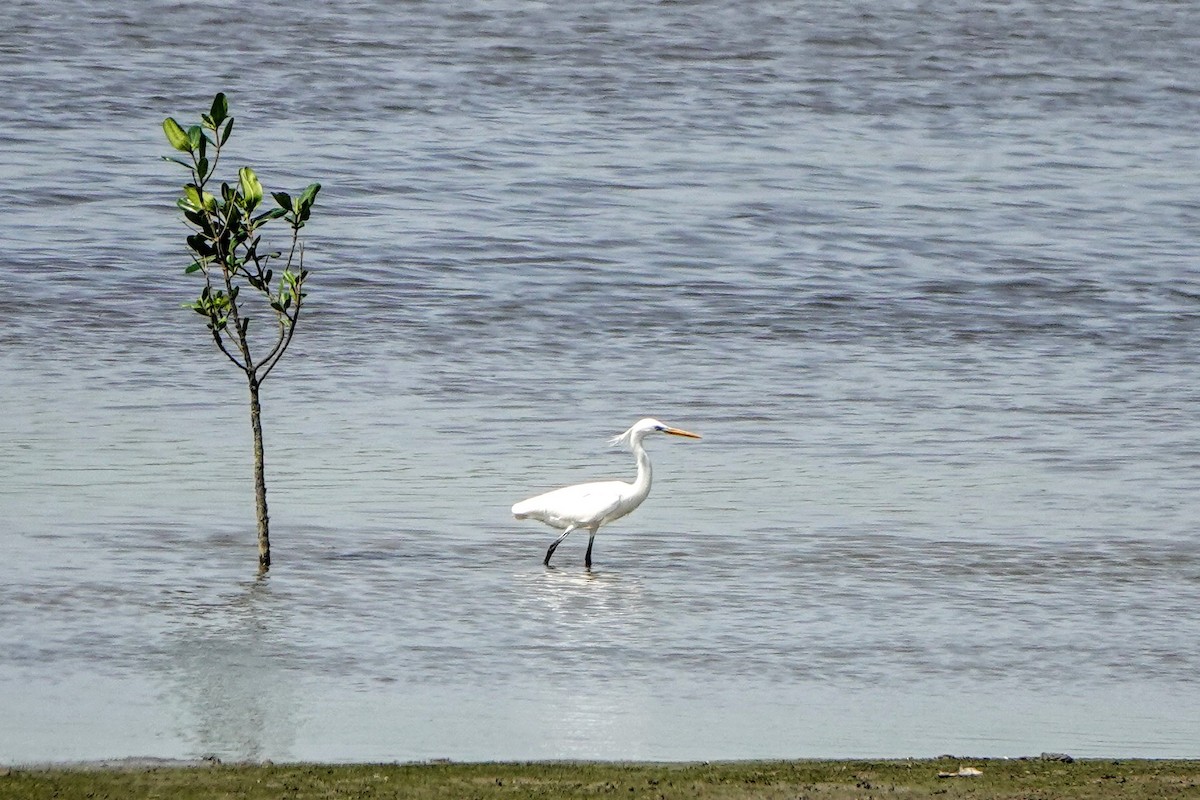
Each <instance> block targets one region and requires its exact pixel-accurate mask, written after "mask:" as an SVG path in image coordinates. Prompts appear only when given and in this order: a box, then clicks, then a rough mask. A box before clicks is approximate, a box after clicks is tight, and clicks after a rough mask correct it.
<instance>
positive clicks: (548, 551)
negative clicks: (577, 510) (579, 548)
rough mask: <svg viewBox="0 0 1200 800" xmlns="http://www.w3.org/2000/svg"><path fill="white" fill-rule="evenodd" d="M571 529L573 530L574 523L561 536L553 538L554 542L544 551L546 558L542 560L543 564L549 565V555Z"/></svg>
mask: <svg viewBox="0 0 1200 800" xmlns="http://www.w3.org/2000/svg"><path fill="white" fill-rule="evenodd" d="M573 530H575V526H574V525H572V526H571V527H569V528H567V529H566V530H565V531H563V532H562V535H561V536H559V537H558V538H557V539H555V540H554V543H553V544H551V545H550V549H549V550H547V551H546V560H545V561H543V562H542V563H543V564H545V565H546V566H547V567H548V566H550V556H552V555H554V551H555V550H557V549H558V546H559V545H560V544H562V540H563V539H565V538H567V534H568V533H570V532H571V531H573Z"/></svg>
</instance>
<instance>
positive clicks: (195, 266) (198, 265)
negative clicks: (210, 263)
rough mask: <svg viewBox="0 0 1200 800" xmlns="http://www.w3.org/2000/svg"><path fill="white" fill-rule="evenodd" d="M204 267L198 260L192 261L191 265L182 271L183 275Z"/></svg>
mask: <svg viewBox="0 0 1200 800" xmlns="http://www.w3.org/2000/svg"><path fill="white" fill-rule="evenodd" d="M202 269H204V265H203V264H201V263H200V262H199V261H193V262H192V263H191V265H190V266H189V267H188V268H187V269H185V270H184V271H183V274H184V275H191V274H192V273H193V272H199V271H200V270H202Z"/></svg>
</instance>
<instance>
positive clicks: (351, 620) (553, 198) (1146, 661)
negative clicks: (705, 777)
mask: <svg viewBox="0 0 1200 800" xmlns="http://www.w3.org/2000/svg"><path fill="white" fill-rule="evenodd" d="M0 86H2V88H3V90H4V96H5V98H6V102H5V103H4V104H3V105H2V106H0V219H3V220H4V223H3V227H2V228H0V376H2V377H0V410H2V412H3V413H2V414H0V443H2V445H3V446H2V447H0V544H2V546H3V551H4V563H5V565H6V567H7V569H6V577H5V579H4V580H3V581H2V582H0V704H2V710H3V713H0V763H12V762H24V761H44V760H73V759H94V758H107V757H120V756H141V755H153V756H164V757H197V756H202V755H206V754H216V755H219V756H220V757H222V758H225V759H264V758H271V759H276V760H286V759H328V760H409V759H423V758H434V757H449V758H455V759H522V758H605V759H704V758H746V757H773V756H906V755H934V754H938V753H942V752H954V753H976V754H986V755H1024V754H1030V753H1035V754H1036V753H1038V752H1041V751H1043V750H1056V751H1067V752H1071V753H1073V754H1075V755H1083V756H1107V755H1112V756H1192V757H1196V756H1200V751H1198V750H1197V743H1198V742H1200V679H1198V677H1197V676H1198V675H1200V615H1198V614H1197V608H1198V607H1200V604H1198V601H1200V538H1198V535H1197V527H1196V519H1197V516H1198V512H1200V508H1198V507H1197V498H1198V497H1200V436H1198V435H1197V427H1196V422H1195V420H1196V418H1197V412H1198V411H1200V388H1198V387H1200V366H1198V359H1197V353H1198V352H1200V273H1198V271H1197V269H1196V247H1195V242H1196V233H1197V229H1198V225H1200V200H1198V199H1197V198H1200V157H1198V155H1197V153H1198V152H1200V150H1198V149H1197V146H1196V144H1197V142H1196V131H1197V130H1200V90H1198V89H1197V86H1200V6H1196V5H1194V4H1189V3H1163V2H1157V0H1120V1H1119V2H1114V3H1099V2H1095V1H1094V0H1075V1H1074V2H1067V1H1065V0H1062V1H1060V0H1050V1H1049V2H1038V3H1026V2H1001V3H989V4H979V3H972V2H966V0H962V1H961V2H949V3H941V4H936V5H935V4H928V3H920V2H913V3H884V4H880V3H878V2H870V3H867V2H832V1H830V0H812V1H810V2H801V1H800V0H795V1H794V2H789V1H786V0H784V1H781V2H758V3H744V2H732V1H730V2H726V1H725V0H712V1H711V2H660V3H636V4H635V3H619V2H599V3H587V4H567V5H565V6H564V5H563V4H543V3H516V2H507V1H506V0H500V1H499V2H494V3H472V2H459V1H458V0H455V1H454V2H448V3H420V2H415V3H403V4H393V3H386V2H373V1H372V0H361V1H360V2H334V3H323V4H318V5H314V6H310V7H303V8H300V7H296V6H295V4H284V3H270V2H267V3H260V4H255V5H254V6H253V7H252V8H250V9H247V8H246V7H245V5H244V4H232V3H221V2H218V3H207V4H202V5H201V4H177V3H167V2H157V1H155V2H146V3H138V4H113V3H83V2H62V3H58V4H55V5H54V7H53V9H52V10H51V9H48V8H47V7H44V6H43V4H40V3H35V2H31V1H23V0H12V1H11V2H8V3H6V4H5V5H4V7H3V9H2V10H0ZM217 90H225V91H227V92H228V93H229V95H230V98H231V102H232V107H233V113H234V115H235V116H236V117H237V118H238V126H237V129H236V130H235V137H234V139H233V148H234V152H233V154H232V155H231V158H230V162H231V166H236V165H239V164H241V163H252V164H253V165H254V166H255V167H256V168H257V169H258V172H259V174H260V175H261V176H262V177H263V179H264V182H265V183H266V184H267V185H268V188H272V189H279V188H283V189H291V190H296V189H299V188H300V187H302V186H304V185H305V184H306V183H308V182H309V181H310V180H320V181H321V182H322V183H323V184H324V189H323V191H322V194H321V197H320V206H319V208H318V215H317V218H316V219H315V221H314V223H313V224H312V225H311V227H310V228H309V229H308V230H309V231H310V237H309V250H308V257H309V264H308V266H309V267H310V268H311V269H312V270H313V278H312V288H311V298H310V299H311V309H312V311H311V314H310V316H309V317H308V321H307V324H306V325H304V326H303V327H302V329H301V333H300V335H299V336H298V340H297V342H296V344H295V345H294V352H293V353H292V354H291V355H289V359H288V361H287V362H285V364H284V367H281V370H282V371H281V372H277V373H276V374H275V375H273V376H272V379H271V381H270V382H269V383H268V384H267V387H266V403H267V406H266V425H267V437H268V470H269V488H270V492H271V494H270V500H271V512H272V521H273V533H274V537H273V539H274V545H275V547H274V549H275V554H274V555H275V562H276V566H275V567H274V568H273V569H272V571H271V574H270V576H269V577H268V578H266V579H264V580H261V581H256V580H255V579H254V575H253V572H254V569H253V568H254V558H255V554H254V536H253V509H252V496H251V491H250V482H249V472H250V464H249V433H248V425H247V424H246V413H245V397H244V392H245V390H244V388H243V384H241V383H240V382H239V378H238V376H237V375H236V373H234V372H233V371H231V370H230V369H228V368H227V366H228V365H226V364H224V363H222V361H221V358H220V356H219V355H218V354H216V353H215V352H214V351H213V349H212V346H211V342H208V341H206V339H205V335H204V334H205V332H204V330H203V327H202V326H201V325H200V324H199V323H198V322H197V321H196V320H195V319H194V318H193V317H190V316H189V315H188V314H187V313H185V312H183V311H181V310H180V308H179V306H180V304H181V303H182V302H184V301H186V300H188V299H189V295H190V294H191V293H192V291H193V290H194V289H195V285H194V283H190V282H189V279H188V278H186V277H185V276H183V275H182V268H183V267H184V266H185V265H186V257H185V255H184V252H183V247H182V234H183V228H182V227H181V226H180V225H179V224H178V223H177V222H176V220H175V218H174V215H173V208H172V202H173V199H174V195H175V192H176V191H177V183H178V182H179V180H180V174H179V173H178V172H176V171H173V170H172V169H169V167H170V166H171V165H168V164H165V163H164V162H162V161H160V160H159V159H158V157H159V156H161V155H164V154H166V152H167V148H166V145H165V142H164V141H162V136H161V131H160V128H159V124H160V123H161V120H162V117H163V116H165V115H167V114H171V115H175V116H177V117H179V118H180V119H186V118H191V117H193V116H194V115H195V114H196V113H198V112H199V111H200V110H204V109H207V104H208V102H209V101H210V100H211V97H212V94H213V93H214V92H215V91H217ZM645 415H654V416H658V417H660V418H662V419H664V420H666V421H668V422H670V423H673V424H676V425H679V426H681V427H686V428H688V429H692V430H696V431H698V432H700V433H702V434H704V437H705V438H704V440H703V441H702V442H683V441H654V442H652V443H651V444H652V446H651V453H652V456H653V458H654V462H655V466H656V483H655V488H654V492H653V493H652V495H651V497H650V500H649V501H648V502H647V503H646V505H645V506H644V507H643V508H641V509H640V510H639V511H638V512H637V513H636V514H635V515H634V516H632V517H630V518H629V519H627V520H623V521H622V522H621V523H620V524H618V525H616V526H614V527H612V528H611V529H606V530H604V531H603V532H602V533H601V535H600V536H599V537H598V538H597V543H596V553H595V555H596V569H595V570H594V571H593V572H591V573H587V572H585V571H584V570H583V566H582V560H583V548H584V541H585V539H583V538H581V539H580V540H578V541H572V540H568V541H567V542H566V543H565V544H564V545H563V547H562V548H561V549H560V550H559V551H558V554H557V555H556V560H555V568H554V569H549V570H547V569H545V568H544V567H543V566H542V564H541V559H542V555H543V553H544V551H545V548H546V546H547V545H548V544H549V542H550V540H551V539H552V537H553V532H551V531H550V530H549V529H546V528H541V527H538V526H535V525H532V524H529V523H518V522H516V521H514V520H512V519H511V518H510V517H509V515H508V508H509V506H510V505H511V504H512V503H513V502H514V501H515V500H518V499H521V498H522V497H524V496H526V495H529V494H532V493H534V492H537V491H541V490H544V489H547V488H551V487H553V486H555V485H559V484H562V483H567V482H574V481H580V480H588V479H592V478H597V477H609V476H613V477H617V476H631V475H632V473H633V464H632V459H631V458H630V457H629V456H628V455H627V454H624V453H617V452H615V451H610V450H608V449H606V448H605V447H604V440H605V438H606V437H608V436H610V435H612V434H614V433H618V432H619V431H621V430H623V429H624V428H626V427H628V426H629V425H630V424H631V423H633V422H634V421H635V420H636V419H638V418H639V417H641V416H645Z"/></svg>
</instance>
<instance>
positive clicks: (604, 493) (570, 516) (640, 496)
mask: <svg viewBox="0 0 1200 800" xmlns="http://www.w3.org/2000/svg"><path fill="white" fill-rule="evenodd" d="M652 433H669V434H671V435H672V436H686V437H688V438H689V439H699V438H700V437H699V436H698V435H697V434H695V433H689V432H688V431H683V430H680V429H679V428H672V427H671V426H669V425H664V424H663V423H661V422H659V421H658V420H656V419H643V420H640V421H639V422H638V423H637V424H635V425H634V426H633V427H632V428H630V429H629V430H627V431H625V432H624V433H622V434H621V435H619V436H614V437H613V438H612V439H611V440H609V444H611V445H626V446H627V447H629V449H630V450H632V451H633V454H634V455H635V456H636V457H637V480H635V481H634V482H633V483H625V482H624V481H596V482H595V483H580V484H577V485H575V486H564V487H563V488H561V489H555V490H554V491H552V492H546V493H545V494H539V495H538V496H537V497H531V498H529V499H528V500H522V501H521V502H519V503H517V504H516V505H515V506H513V507H512V513H513V516H514V517H516V518H517V519H536V520H538V521H539V522H544V523H546V524H547V525H549V526H550V527H551V528H558V529H560V530H562V533H561V534H560V535H559V537H558V538H557V539H555V540H554V543H553V544H552V545H550V549H549V550H547V551H546V560H545V561H543V562H542V563H543V564H545V565H546V566H550V556H552V555H554V551H555V549H556V548H557V547H558V546H559V545H560V544H562V540H563V539H565V538H567V534H569V533H570V532H571V531H573V530H575V529H576V528H586V529H587V531H588V546H587V555H585V556H584V558H583V563H584V566H586V567H587V568H588V569H591V568H592V543H593V542H594V541H595V540H596V531H597V530H599V529H600V526H601V525H606V524H608V523H610V522H612V521H613V520H617V519H620V518H621V517H623V516H625V515H626V514H628V513H629V512H630V511H633V510H634V509H635V508H637V507H638V506H640V505H641V504H642V501H643V500H645V499H646V496H647V495H649V494H650V481H651V471H650V456H648V455H646V448H644V447H643V446H642V439H645V438H646V437H647V436H649V435H650V434H652Z"/></svg>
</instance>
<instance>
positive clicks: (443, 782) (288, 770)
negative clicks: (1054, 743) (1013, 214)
mask: <svg viewBox="0 0 1200 800" xmlns="http://www.w3.org/2000/svg"><path fill="white" fill-rule="evenodd" d="M975 771H978V774H975ZM939 775H941V776H943V777H939ZM950 776H953V777H950ZM105 796H107V797H121V798H150V797H172V798H184V799H186V798H211V797H221V798H225V797H231V798H232V797H237V798H250V799H251V800H254V799H256V798H264V800H265V798H278V797H287V798H335V797H337V798H344V797H363V798H368V797H369V798H388V797H404V798H416V799H417V800H421V799H422V798H501V797H503V798H517V797H521V798H524V797H540V798H594V797H598V796H609V797H628V798H659V799H660V800H668V799H669V798H709V799H711V800H736V799H738V798H764V797H778V798H797V797H807V798H832V799H833V800H843V798H862V797H877V798H879V797H889V796H891V797H904V798H920V797H934V796H937V797H939V798H954V797H970V798H974V799H975V800H989V798H1015V797H1040V798H1109V797H1111V798H1161V797H1197V798H1200V761H1177V760H1173V761H1155V760H1143V759H1137V760H1124V759H1122V760H1083V761H1074V762H1066V761H1061V760H1053V759H1044V758H1033V759H978V758H949V757H945V758H938V759H918V760H902V761H738V762H722V763H711V764H709V763H704V764H639V763H629V764H626V763H592V762H585V763H573V762H546V763H529V764H510V763H497V764H454V763H426V764H353V765H345V764H339V765H335V764H286V765H284V764H254V765H220V764H213V765H206V766H147V765H146V763H140V764H137V763H135V762H130V763H127V764H122V765H117V766H113V765H101V766H97V765H86V766H76V767H53V768H10V769H3V768H0V797H4V798H8V799H11V800H23V799H24V798H31V799H32V798H51V797H55V798H94V797H105Z"/></svg>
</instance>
